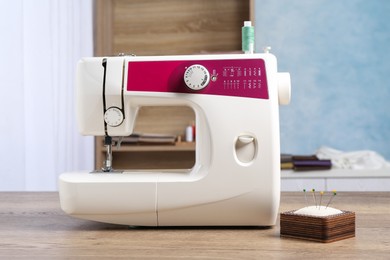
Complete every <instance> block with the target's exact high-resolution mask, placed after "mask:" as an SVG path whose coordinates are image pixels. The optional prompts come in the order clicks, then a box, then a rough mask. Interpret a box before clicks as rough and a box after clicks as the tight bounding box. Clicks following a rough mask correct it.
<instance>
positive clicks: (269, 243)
mask: <svg viewBox="0 0 390 260" xmlns="http://www.w3.org/2000/svg"><path fill="white" fill-rule="evenodd" d="M304 204H305V200H304V197H303V194H302V193H282V198H281V206H280V211H281V212H282V211H287V210H292V209H297V208H300V207H303V206H304ZM332 205H333V206H334V207H336V208H340V209H344V210H350V211H355V212H356V227H357V228H356V237H355V238H351V239H347V240H342V241H338V242H334V243H330V244H323V243H317V242H310V241H305V240H297V239H288V238H280V236H279V221H278V224H277V225H276V226H275V227H273V228H263V229H262V228H130V229H129V228H128V227H126V226H119V225H111V224H103V223H96V222H92V221H86V220H79V219H75V218H72V217H69V216H67V215H65V214H64V213H63V212H62V211H61V209H60V205H59V199H58V193H42V192H39V193H33V192H21V193H19V192H18V193H9V192H7V193H0V259H11V258H12V259H13V258H15V256H18V257H20V258H29V259H31V258H39V259H42V258H47V259H55V258H61V259H64V258H65V259H75V258H77V259H80V258H94V259H95V258H104V259H105V258H113V257H123V258H126V259H129V258H130V259H144V258H149V259H183V258H197V259H269V258H293V259H317V258H324V257H326V258H328V257H329V258H332V259H337V258H345V259H389V258H390V193H383V192H382V193H339V194H338V195H337V197H336V198H335V199H334V200H333V202H332Z"/></svg>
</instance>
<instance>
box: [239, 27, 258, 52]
mask: <svg viewBox="0 0 390 260" xmlns="http://www.w3.org/2000/svg"><path fill="white" fill-rule="evenodd" d="M241 37H242V51H243V52H244V53H246V54H252V53H254V49H255V28H254V27H253V26H252V22H251V21H245V22H244V26H243V27H242V29H241Z"/></svg>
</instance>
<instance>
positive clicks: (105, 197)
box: [59, 53, 290, 226]
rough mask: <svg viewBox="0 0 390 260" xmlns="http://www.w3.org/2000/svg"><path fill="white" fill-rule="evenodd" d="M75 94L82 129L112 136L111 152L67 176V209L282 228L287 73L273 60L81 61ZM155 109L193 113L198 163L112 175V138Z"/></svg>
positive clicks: (151, 222) (177, 222) (138, 219)
mask: <svg viewBox="0 0 390 260" xmlns="http://www.w3.org/2000/svg"><path fill="white" fill-rule="evenodd" d="M76 96H77V117H78V125H79V130H80V132H81V133H82V134H84V135H95V136H106V146H107V151H108V152H107V159H106V163H105V168H104V169H103V171H100V172H96V171H95V172H75V173H63V174H62V175H61V176H60V178H59V193H60V201H61V207H62V209H63V210H64V211H65V212H66V213H68V214H70V215H72V216H75V217H78V218H83V219H90V220H95V221H101V222H108V223H117V224H126V225H136V226H137V225H139V226H206V225H212V226H270V225H274V224H275V222H276V218H277V214H278V208H279V197H280V148H279V114H278V113H279V112H278V111H279V109H278V105H279V104H288V103H289V101H290V75H289V74H288V73H278V72H277V62H276V58H275V57H274V56H273V55H272V54H269V53H264V54H251V55H247V54H234V55H196V56H159V57H133V56H118V57H107V58H84V59H82V60H81V61H80V62H79V64H78V67H77V82H76ZM157 105H158V106H161V105H184V106H189V107H191V108H192V109H193V110H194V111H195V115H196V153H195V160H196V162H195V165H194V167H193V168H192V169H189V170H183V171H181V172H180V171H171V172H169V171H156V170H153V171H141V170H140V171H126V170H124V171H123V172H116V171H114V172H112V169H111V159H112V158H111V140H110V137H111V136H128V135H130V134H131V133H132V131H133V128H134V122H135V120H136V118H137V111H138V110H139V108H140V107H141V106H157Z"/></svg>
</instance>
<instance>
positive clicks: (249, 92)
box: [127, 59, 268, 99]
mask: <svg viewBox="0 0 390 260" xmlns="http://www.w3.org/2000/svg"><path fill="white" fill-rule="evenodd" d="M194 64H200V65H203V66H204V67H206V68H207V70H208V71H209V73H210V76H211V80H210V83H209V84H208V86H207V87H206V88H204V89H202V90H199V91H194V90H191V89H190V88H188V87H187V86H186V84H185V83H184V79H183V77H184V72H185V70H186V69H187V68H188V67H190V66H191V65H194ZM127 90H128V91H151V92H172V93H198V94H208V95H224V96H237V97H248V98H261V99H268V87H267V77H266V72H265V63H264V60H262V59H239V60H180V61H130V62H129V64H128V79H127Z"/></svg>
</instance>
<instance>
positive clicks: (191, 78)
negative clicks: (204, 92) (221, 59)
mask: <svg viewBox="0 0 390 260" xmlns="http://www.w3.org/2000/svg"><path fill="white" fill-rule="evenodd" d="M184 82H185V83H186V85H187V87H189V88H190V89H192V90H201V89H204V88H205V87H207V85H208V84H209V82H210V73H209V71H208V70H207V69H206V68H205V67H204V66H202V65H199V64H194V65H192V66H190V67H188V68H187V69H186V71H185V72H184Z"/></svg>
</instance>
